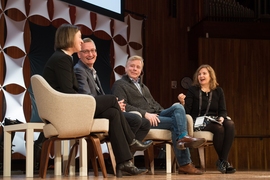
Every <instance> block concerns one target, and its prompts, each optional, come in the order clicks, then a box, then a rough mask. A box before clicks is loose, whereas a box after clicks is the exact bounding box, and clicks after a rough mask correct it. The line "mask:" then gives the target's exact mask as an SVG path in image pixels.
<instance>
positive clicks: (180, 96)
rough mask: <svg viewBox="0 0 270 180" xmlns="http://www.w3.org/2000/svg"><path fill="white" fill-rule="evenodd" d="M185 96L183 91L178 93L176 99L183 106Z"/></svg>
mask: <svg viewBox="0 0 270 180" xmlns="http://www.w3.org/2000/svg"><path fill="white" fill-rule="evenodd" d="M185 98H186V95H184V94H183V93H181V94H179V95H178V100H179V101H180V103H181V104H182V105H183V106H184V105H185Z"/></svg>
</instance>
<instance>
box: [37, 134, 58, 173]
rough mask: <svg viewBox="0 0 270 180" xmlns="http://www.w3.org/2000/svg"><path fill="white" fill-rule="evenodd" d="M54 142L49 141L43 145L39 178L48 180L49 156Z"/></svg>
mask: <svg viewBox="0 0 270 180" xmlns="http://www.w3.org/2000/svg"><path fill="white" fill-rule="evenodd" d="M53 142H54V140H51V139H47V140H46V141H44V142H43V143H42V150H41V157H40V169H39V177H41V178H46V174H47V168H48V163H49V155H50V150H51V147H52V144H53Z"/></svg>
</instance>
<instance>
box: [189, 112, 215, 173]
mask: <svg viewBox="0 0 270 180" xmlns="http://www.w3.org/2000/svg"><path fill="white" fill-rule="evenodd" d="M186 117H187V121H188V134H189V136H191V137H195V138H205V139H206V143H205V144H204V145H203V146H201V147H199V148H198V152H199V158H200V165H201V169H202V170H204V171H205V170H206V169H205V152H204V149H205V148H206V147H207V146H210V145H213V134H212V133H211V132H209V131H196V132H194V129H193V119H192V117H191V116H190V115H188V114H187V115H186Z"/></svg>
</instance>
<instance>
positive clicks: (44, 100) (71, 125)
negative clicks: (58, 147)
mask: <svg viewBox="0 0 270 180" xmlns="http://www.w3.org/2000/svg"><path fill="white" fill-rule="evenodd" d="M31 84H32V89H33V94H34V98H35V101H36V105H37V110H38V114H39V116H40V118H41V119H42V121H43V122H44V123H45V126H44V128H43V131H44V135H45V137H47V138H49V137H52V136H56V137H58V138H76V137H82V136H86V135H89V134H90V133H91V129H92V126H93V117H94V112H95V109H96V102H95V99H94V98H93V97H92V96H90V95H84V94H66V93H61V92H58V91H56V90H54V89H53V88H52V87H51V86H50V85H49V84H48V83H47V81H46V80H45V79H44V78H43V77H42V76H40V75H33V76H32V77H31Z"/></svg>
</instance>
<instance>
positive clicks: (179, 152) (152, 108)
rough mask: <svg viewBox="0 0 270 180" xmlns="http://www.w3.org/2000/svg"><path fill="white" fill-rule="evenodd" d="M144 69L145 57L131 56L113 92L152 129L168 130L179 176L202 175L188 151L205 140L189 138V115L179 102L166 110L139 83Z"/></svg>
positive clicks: (127, 108)
mask: <svg viewBox="0 0 270 180" xmlns="http://www.w3.org/2000/svg"><path fill="white" fill-rule="evenodd" d="M142 69H143V59H142V57H140V56H131V57H130V58H129V59H128V60H127V62H126V67H125V71H126V75H124V76H123V77H122V78H121V79H120V80H117V81H115V82H114V84H113V86H112V93H113V94H114V95H116V96H117V97H118V98H119V99H124V100H125V101H124V102H125V103H126V110H127V111H138V112H140V113H141V115H142V117H145V118H146V119H148V120H149V121H150V123H151V125H152V128H157V129H168V130H170V131H171V132H172V142H173V147H174V152H175V155H176V159H177V163H178V164H179V166H180V167H179V169H178V172H179V173H186V174H203V172H202V171H201V170H199V169H196V168H195V167H194V166H193V164H192V161H191V159H190V152H189V148H198V147H200V146H201V145H203V144H204V143H205V141H206V140H205V139H204V138H192V137H190V136H188V132H187V119H186V113H185V109H184V107H183V106H182V105H181V104H180V103H176V104H174V105H172V106H171V107H169V108H167V109H164V108H163V107H162V106H161V105H160V104H159V103H158V102H157V101H155V99H154V98H153V97H152V95H151V93H150V91H149V89H148V87H147V86H146V85H145V84H143V83H142V82H141V81H140V76H141V73H142Z"/></svg>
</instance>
